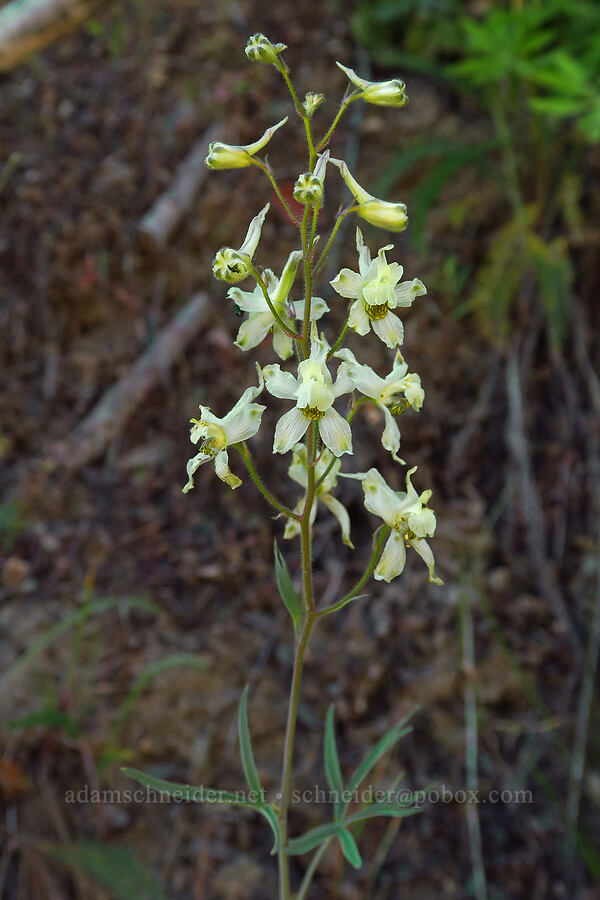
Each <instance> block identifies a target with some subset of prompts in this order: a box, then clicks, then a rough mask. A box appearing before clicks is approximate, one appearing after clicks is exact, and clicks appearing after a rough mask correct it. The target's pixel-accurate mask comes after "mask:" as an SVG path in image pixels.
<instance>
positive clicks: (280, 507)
mask: <svg viewBox="0 0 600 900" xmlns="http://www.w3.org/2000/svg"><path fill="white" fill-rule="evenodd" d="M233 447H234V448H235V449H236V450H237V452H238V453H239V454H240V456H241V457H242V459H243V460H244V463H245V464H246V468H247V469H248V474H249V475H250V477H251V479H252V481H253V482H254V484H255V485H256V487H257V488H258V489H259V491H260V492H261V494H262V495H263V497H264V498H265V500H266V501H267V503H270V504H271V506H273V507H274V508H275V509H276V510H277V511H278V512H280V513H282V514H283V515H284V516H288V517H289V518H290V519H295V520H296V521H297V522H299V521H300V516H299V515H298V514H297V513H295V512H294V510H293V509H289V508H288V507H287V506H285V505H284V504H283V503H280V502H279V500H278V499H277V497H275V496H274V495H273V494H272V493H271V491H270V490H269V489H268V488H266V487H265V485H264V484H263V483H262V481H261V478H260V475H259V474H258V472H257V471H256V466H255V465H254V462H253V460H252V456H251V455H250V450H249V449H248V445H247V444H246V443H245V442H244V443H242V444H233Z"/></svg>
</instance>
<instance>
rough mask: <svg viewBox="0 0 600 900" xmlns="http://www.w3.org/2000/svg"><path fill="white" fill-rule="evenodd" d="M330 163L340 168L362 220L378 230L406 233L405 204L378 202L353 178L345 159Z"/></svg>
mask: <svg viewBox="0 0 600 900" xmlns="http://www.w3.org/2000/svg"><path fill="white" fill-rule="evenodd" d="M329 161H330V162H331V163H333V165H334V166H337V167H338V169H339V170H340V172H341V174H342V178H343V179H344V181H345V182H346V184H347V185H348V187H349V188H350V192H351V193H352V194H353V196H354V198H355V200H356V203H357V207H356V212H357V213H358V215H359V216H360V217H361V219H364V220H365V221H366V222H370V223H371V225H377V227H378V228H386V229H387V230H388V231H404V229H405V228H406V226H407V224H408V216H407V214H406V206H405V205H404V203H391V202H390V201H389V200H378V199H377V197H374V196H373V195H372V194H369V192H368V191H365V189H364V188H362V187H361V186H360V184H359V183H358V181H357V180H356V179H355V178H353V176H352V175H351V173H350V169H349V168H348V166H347V165H346V163H345V162H344V160H343V159H330V160H329Z"/></svg>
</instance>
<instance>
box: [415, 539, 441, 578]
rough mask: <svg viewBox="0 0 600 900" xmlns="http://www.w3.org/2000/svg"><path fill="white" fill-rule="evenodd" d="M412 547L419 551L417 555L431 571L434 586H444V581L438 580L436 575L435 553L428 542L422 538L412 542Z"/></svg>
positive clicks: (430, 576) (430, 575)
mask: <svg viewBox="0 0 600 900" xmlns="http://www.w3.org/2000/svg"><path fill="white" fill-rule="evenodd" d="M410 546H411V547H412V548H413V549H414V550H416V551H417V553H418V554H419V556H420V557H421V559H422V560H423V562H424V563H425V565H426V566H427V568H428V569H429V580H430V581H431V582H433V584H443V583H444V582H443V581H442V579H441V578H438V577H437V575H436V574H435V559H434V558H433V552H432V550H431V547H430V546H429V544H428V543H427V541H426V540H424V539H423V538H420V539H418V540H416V541H411V542H410Z"/></svg>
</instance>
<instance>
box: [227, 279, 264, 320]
mask: <svg viewBox="0 0 600 900" xmlns="http://www.w3.org/2000/svg"><path fill="white" fill-rule="evenodd" d="M267 271H269V270H267ZM264 275H266V272H265V273H264ZM264 275H263V277H264ZM227 296H228V297H229V299H230V300H233V302H234V303H235V304H237V306H239V308H240V309H243V310H244V312H264V311H265V310H268V309H269V304H268V303H267V301H266V300H265V295H264V294H263V292H262V291H261V289H260V288H259V287H258V285H257V286H256V287H255V288H254V290H253V291H242V290H240V288H238V287H231V288H229V290H228V291H227Z"/></svg>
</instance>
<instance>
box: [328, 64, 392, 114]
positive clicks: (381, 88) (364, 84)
mask: <svg viewBox="0 0 600 900" xmlns="http://www.w3.org/2000/svg"><path fill="white" fill-rule="evenodd" d="M336 65H337V66H339V68H340V69H341V70H342V72H345V73H346V75H347V76H348V78H349V79H350V81H351V82H352V84H354V85H355V86H356V87H357V88H358V89H359V90H360V94H358V95H357V99H361V100H366V102H367V103H374V104H375V106H397V107H401V106H406V104H407V103H408V97H407V96H406V85H405V84H404V82H403V81H401V80H400V79H399V78H393V79H392V80H391V81H367V79H366V78H361V77H360V75H357V74H356V72H355V71H354V69H350V68H348V66H343V65H342V64H341V62H338V63H336Z"/></svg>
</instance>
